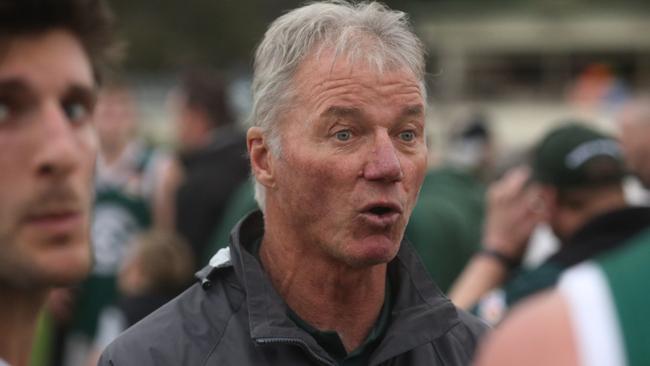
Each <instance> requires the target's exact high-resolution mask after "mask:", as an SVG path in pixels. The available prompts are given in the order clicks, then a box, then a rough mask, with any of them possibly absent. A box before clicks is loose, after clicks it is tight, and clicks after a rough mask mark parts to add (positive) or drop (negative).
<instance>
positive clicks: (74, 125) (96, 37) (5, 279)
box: [0, 0, 114, 366]
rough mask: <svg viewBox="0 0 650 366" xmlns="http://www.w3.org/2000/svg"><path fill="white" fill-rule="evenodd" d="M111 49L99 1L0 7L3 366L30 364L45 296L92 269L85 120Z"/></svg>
mask: <svg viewBox="0 0 650 366" xmlns="http://www.w3.org/2000/svg"><path fill="white" fill-rule="evenodd" d="M113 45H114V41H113V38H112V17H111V15H110V13H109V11H108V8H107V7H106V4H105V3H104V2H102V1H77V0H56V1H48V0H31V1H28V0H15V1H11V0H5V1H3V2H2V3H1V4H0V171H1V172H2V173H1V174H0V188H1V189H0V333H1V334H2V335H1V336H0V364H1V365H14V366H23V365H27V364H28V363H29V361H30V355H31V347H32V342H33V337H34V334H35V329H36V323H37V319H38V316H39V313H40V311H41V308H42V306H43V305H44V304H45V302H46V298H47V297H48V293H49V292H50V290H51V289H52V288H53V287H57V286H69V285H74V284H76V283H78V282H79V281H81V280H82V279H83V278H84V277H85V276H86V275H87V274H88V271H89V270H90V267H91V249H90V242H89V235H90V227H91V204H92V197H93V189H92V187H93V173H94V172H93V170H94V167H95V157H96V153H97V138H96V135H95V131H94V127H93V122H92V121H93V114H94V110H95V100H96V98H97V89H98V82H99V80H100V79H101V75H100V74H101V69H102V66H105V65H106V63H107V62H108V61H109V60H110V59H111V57H110V54H111V51H110V50H111V49H113Z"/></svg>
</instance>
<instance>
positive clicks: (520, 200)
mask: <svg viewBox="0 0 650 366" xmlns="http://www.w3.org/2000/svg"><path fill="white" fill-rule="evenodd" d="M529 177H530V170H529V169H528V168H526V167H516V168H513V169H511V170H510V171H508V172H507V173H506V174H505V176H504V177H503V178H501V179H500V180H498V181H497V182H495V183H493V184H492V185H491V186H490V188H489V190H488V202H487V214H486V219H485V227H484V230H483V246H484V247H485V248H486V249H490V250H495V251H498V252H499V253H501V254H503V255H505V256H507V257H508V258H511V259H513V260H518V259H519V258H521V256H522V255H523V253H524V252H525V250H526V247H527V244H528V240H529V239H530V236H531V235H532V233H533V230H534V229H535V226H536V225H537V224H538V223H539V222H541V221H542V220H543V218H544V212H543V211H544V210H543V207H542V205H541V202H540V198H539V192H538V190H537V189H535V187H532V186H529V185H527V182H528V179H529Z"/></svg>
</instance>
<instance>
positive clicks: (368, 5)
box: [250, 0, 426, 210]
mask: <svg viewBox="0 0 650 366" xmlns="http://www.w3.org/2000/svg"><path fill="white" fill-rule="evenodd" d="M325 48H326V49H328V50H333V51H334V54H335V55H336V56H338V55H345V56H346V57H347V59H348V61H350V62H358V61H364V62H366V63H367V64H368V66H369V67H373V68H375V69H376V70H377V71H378V72H383V70H384V69H386V68H398V67H405V68H407V69H409V70H410V71H411V72H412V73H413V75H414V76H415V77H416V78H417V80H419V81H420V85H421V87H420V88H421V90H422V95H423V96H425V95H426V94H425V87H424V75H425V63H424V47H423V45H422V43H421V41H420V40H419V39H418V37H417V36H416V35H415V34H414V33H413V31H412V29H411V26H410V23H409V20H408V17H407V15H406V14H405V13H403V12H400V11H394V10H391V9H389V8H388V7H386V6H385V5H383V4H380V3H376V2H363V3H358V4H352V3H349V2H347V1H343V0H331V1H324V2H315V3H311V4H308V5H305V6H303V7H301V8H297V9H294V10H292V11H290V12H288V13H287V14H285V15H283V16H281V17H279V18H278V19H276V20H275V21H274V22H273V23H272V24H271V26H270V27H269V29H268V30H267V31H266V34H265V35H264V39H263V40H262V43H260V45H259V46H258V48H257V51H256V53H255V63H254V74H253V84H252V94H253V109H252V113H251V121H250V122H251V124H252V125H253V126H258V127H261V129H262V131H263V133H264V135H265V136H266V138H267V141H268V146H269V149H270V150H271V153H272V154H274V155H275V156H279V155H280V154H281V144H280V133H279V127H278V123H277V121H278V117H279V115H280V113H281V112H282V111H283V110H285V109H286V108H287V107H288V106H289V105H290V103H291V102H292V100H293V97H294V94H293V93H294V90H293V89H294V88H292V87H291V82H292V80H293V77H294V75H295V73H296V70H297V69H298V67H299V66H300V64H301V62H302V61H304V59H305V58H306V56H308V55H316V56H318V55H319V54H320V52H321V51H322V50H323V49H325ZM253 179H255V177H254V176H253ZM254 183H255V200H257V203H258V205H259V206H260V208H262V210H264V203H265V202H264V201H265V189H264V187H263V186H262V185H261V184H260V183H258V182H257V180H255V181H254Z"/></svg>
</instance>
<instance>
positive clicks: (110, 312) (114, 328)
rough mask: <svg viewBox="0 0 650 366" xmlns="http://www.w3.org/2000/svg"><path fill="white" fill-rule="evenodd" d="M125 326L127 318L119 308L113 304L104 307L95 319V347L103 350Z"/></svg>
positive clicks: (100, 350)
mask: <svg viewBox="0 0 650 366" xmlns="http://www.w3.org/2000/svg"><path fill="white" fill-rule="evenodd" d="M126 328H127V320H126V317H125V316H124V314H123V313H122V311H121V310H119V309H118V308H116V307H114V306H110V307H108V308H106V309H104V310H103V311H102V312H101V313H100V316H99V319H98V320H97V335H96V336H95V347H96V349H97V350H99V352H103V351H104V349H105V348H106V346H108V345H109V344H110V343H111V342H113V340H114V339H115V338H117V336H118V335H120V333H122V332H123V331H124V330H125V329H126Z"/></svg>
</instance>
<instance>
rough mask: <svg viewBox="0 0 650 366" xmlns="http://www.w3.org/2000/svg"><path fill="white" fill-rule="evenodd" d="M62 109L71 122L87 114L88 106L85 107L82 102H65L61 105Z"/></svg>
mask: <svg viewBox="0 0 650 366" xmlns="http://www.w3.org/2000/svg"><path fill="white" fill-rule="evenodd" d="M63 110H64V111H65V115H66V116H67V117H68V119H69V120H70V121H73V122H77V121H79V120H82V119H84V118H86V117H87V116H88V114H89V113H88V108H86V106H85V105H83V104H82V103H78V102H74V103H67V104H65V105H64V106H63Z"/></svg>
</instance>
